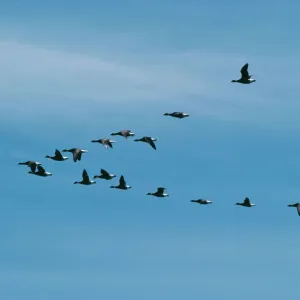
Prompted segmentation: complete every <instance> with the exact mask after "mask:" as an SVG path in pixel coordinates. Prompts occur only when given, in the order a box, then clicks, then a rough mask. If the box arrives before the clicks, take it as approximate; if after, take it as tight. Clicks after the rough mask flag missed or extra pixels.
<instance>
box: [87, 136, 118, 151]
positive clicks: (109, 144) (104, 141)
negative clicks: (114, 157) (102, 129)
mask: <svg viewBox="0 0 300 300" xmlns="http://www.w3.org/2000/svg"><path fill="white" fill-rule="evenodd" d="M115 142H116V141H113V140H110V139H108V138H104V139H100V140H92V143H100V144H102V145H103V146H104V147H105V148H106V149H108V147H110V148H112V147H113V145H112V143H115Z"/></svg>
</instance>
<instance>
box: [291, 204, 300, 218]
mask: <svg viewBox="0 0 300 300" xmlns="http://www.w3.org/2000/svg"><path fill="white" fill-rule="evenodd" d="M288 207H297V212H298V215H299V216H300V203H298V202H297V203H294V204H289V205H288Z"/></svg>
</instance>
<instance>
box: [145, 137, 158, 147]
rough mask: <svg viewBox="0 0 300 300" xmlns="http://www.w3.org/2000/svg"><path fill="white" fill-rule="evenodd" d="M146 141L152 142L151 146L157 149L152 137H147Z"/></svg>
mask: <svg viewBox="0 0 300 300" xmlns="http://www.w3.org/2000/svg"><path fill="white" fill-rule="evenodd" d="M146 141H147V142H148V143H149V144H150V146H151V147H152V148H153V149H155V150H156V146H155V144H154V142H153V141H152V139H151V137H147V138H146Z"/></svg>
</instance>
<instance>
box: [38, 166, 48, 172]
mask: <svg viewBox="0 0 300 300" xmlns="http://www.w3.org/2000/svg"><path fill="white" fill-rule="evenodd" d="M37 168H38V171H39V173H41V174H44V173H45V172H46V171H45V169H44V168H43V167H42V166H37Z"/></svg>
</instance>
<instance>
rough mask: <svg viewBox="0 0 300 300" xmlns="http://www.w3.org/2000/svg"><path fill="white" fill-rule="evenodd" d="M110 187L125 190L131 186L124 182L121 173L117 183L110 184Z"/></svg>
mask: <svg viewBox="0 0 300 300" xmlns="http://www.w3.org/2000/svg"><path fill="white" fill-rule="evenodd" d="M111 188H112V189H120V190H127V189H131V186H130V185H127V184H126V181H125V179H124V176H123V175H121V177H120V180H119V185H112V186H111Z"/></svg>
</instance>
